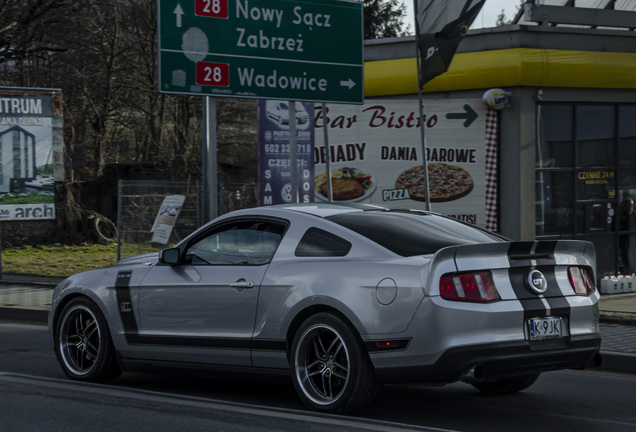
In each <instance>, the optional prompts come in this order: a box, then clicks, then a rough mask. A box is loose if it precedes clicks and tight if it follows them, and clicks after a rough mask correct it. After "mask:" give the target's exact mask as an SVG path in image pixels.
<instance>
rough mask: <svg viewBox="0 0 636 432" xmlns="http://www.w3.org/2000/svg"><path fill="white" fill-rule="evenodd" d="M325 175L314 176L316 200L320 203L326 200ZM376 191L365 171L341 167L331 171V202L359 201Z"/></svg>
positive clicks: (326, 183)
mask: <svg viewBox="0 0 636 432" xmlns="http://www.w3.org/2000/svg"><path fill="white" fill-rule="evenodd" d="M327 188H328V182H327V173H326V172H323V173H321V174H318V175H317V176H316V188H315V191H316V198H318V199H319V200H321V201H327V200H328V196H329V195H328V189H327ZM375 190H376V184H375V180H374V178H373V176H372V175H371V174H369V173H368V172H367V171H364V170H361V169H358V168H352V167H342V168H338V169H335V170H331V199H332V200H333V201H361V200H364V199H366V198H368V197H369V196H371V194H372V193H373V192H375Z"/></svg>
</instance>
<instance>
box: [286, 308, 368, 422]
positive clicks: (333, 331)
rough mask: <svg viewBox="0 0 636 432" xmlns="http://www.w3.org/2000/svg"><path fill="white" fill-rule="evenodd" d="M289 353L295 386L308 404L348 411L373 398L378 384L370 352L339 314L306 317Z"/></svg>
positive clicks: (314, 406) (331, 409)
mask: <svg viewBox="0 0 636 432" xmlns="http://www.w3.org/2000/svg"><path fill="white" fill-rule="evenodd" d="M291 353H292V355H291V361H292V364H291V368H292V372H293V382H294V387H295V388H296V391H297V392H298V395H299V396H300V398H301V400H302V401H303V402H304V404H305V405H307V406H308V407H310V408H312V409H315V410H318V411H323V412H331V413H343V412H351V411H355V410H357V409H360V408H362V407H364V406H365V405H367V404H368V403H370V402H371V401H372V400H373V399H374V398H375V396H376V394H377V390H378V387H379V386H378V383H377V379H376V377H375V374H374V369H373V365H372V364H371V360H370V359H369V355H368V353H367V351H366V349H365V347H364V345H363V343H362V340H361V339H360V337H359V336H358V335H357V333H355V332H354V331H353V330H352V329H351V327H350V326H349V325H348V324H347V323H346V322H345V321H344V320H343V319H342V318H341V317H340V316H338V315H336V314H333V313H320V314H316V315H314V316H312V317H310V318H308V319H307V320H306V321H305V322H303V324H302V325H301V326H300V328H299V329H298V331H297V332H296V335H295V337H294V340H293V343H292V351H291Z"/></svg>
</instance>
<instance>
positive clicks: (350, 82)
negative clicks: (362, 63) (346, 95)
mask: <svg viewBox="0 0 636 432" xmlns="http://www.w3.org/2000/svg"><path fill="white" fill-rule="evenodd" d="M355 85H356V83H355V81H353V80H352V79H351V78H349V79H348V80H346V81H340V87H348V88H349V90H351V89H352V88H353V87H354V86H355Z"/></svg>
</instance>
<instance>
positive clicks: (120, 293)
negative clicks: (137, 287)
mask: <svg viewBox="0 0 636 432" xmlns="http://www.w3.org/2000/svg"><path fill="white" fill-rule="evenodd" d="M131 277H132V271H130V270H128V271H120V272H119V273H117V281H116V282H115V290H116V295H117V304H118V305H119V316H120V317H121V322H122V324H123V325H124V335H125V336H126V341H127V342H128V343H132V340H131V339H134V338H136V337H138V336H139V329H138V327H137V321H136V320H135V313H134V309H133V307H132V306H133V305H132V298H131V296H130V278H131Z"/></svg>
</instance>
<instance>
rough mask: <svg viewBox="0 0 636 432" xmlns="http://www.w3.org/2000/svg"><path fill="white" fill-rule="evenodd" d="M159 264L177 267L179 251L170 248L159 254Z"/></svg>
mask: <svg viewBox="0 0 636 432" xmlns="http://www.w3.org/2000/svg"><path fill="white" fill-rule="evenodd" d="M159 262H160V263H162V264H168V265H176V264H178V263H179V249H178V248H170V249H164V250H162V251H160V252H159Z"/></svg>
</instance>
